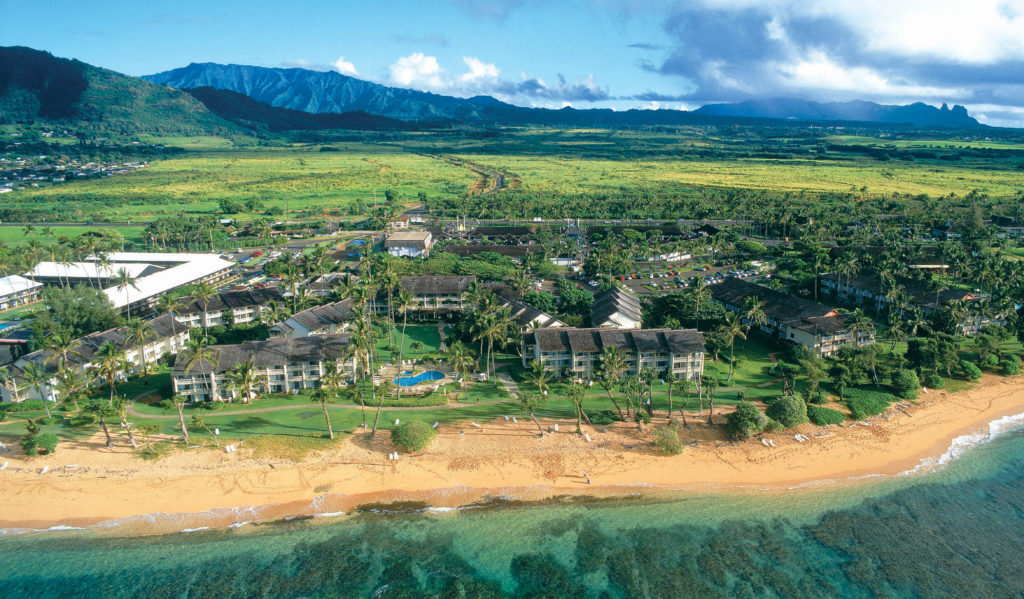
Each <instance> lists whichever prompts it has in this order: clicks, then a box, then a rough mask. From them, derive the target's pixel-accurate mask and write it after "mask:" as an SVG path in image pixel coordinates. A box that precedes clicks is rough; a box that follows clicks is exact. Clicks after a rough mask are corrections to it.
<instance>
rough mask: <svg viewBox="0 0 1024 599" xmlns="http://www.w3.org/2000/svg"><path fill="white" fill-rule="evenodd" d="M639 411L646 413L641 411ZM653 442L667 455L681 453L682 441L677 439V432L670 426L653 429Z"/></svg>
mask: <svg viewBox="0 0 1024 599" xmlns="http://www.w3.org/2000/svg"><path fill="white" fill-rule="evenodd" d="M640 413H641V414H646V412H643V411H641V412H640ZM654 444H655V445H657V446H658V449H660V450H662V451H664V452H665V453H666V454H668V455H679V454H681V453H683V442H682V441H680V440H679V432H678V431H676V429H675V428H674V427H671V426H659V427H658V428H656V429H654Z"/></svg>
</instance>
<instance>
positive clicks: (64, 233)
mask: <svg viewBox="0 0 1024 599" xmlns="http://www.w3.org/2000/svg"><path fill="white" fill-rule="evenodd" d="M45 226H46V225H44V224H40V225H39V226H37V227H36V230H35V231H33V232H31V233H29V234H28V235H26V234H25V229H24V227H22V226H21V225H0V244H3V245H5V246H9V247H17V246H21V245H27V244H28V243H29V241H30V240H32V239H38V240H39V241H40V242H43V243H51V242H53V241H55V240H59V239H60V238H61V237H67V238H68V239H74V238H76V237H78V236H80V235H82V234H83V233H87V232H93V231H112V232H115V233H117V234H118V235H120V236H121V237H123V238H124V240H125V242H126V243H134V244H136V245H143V244H144V243H145V242H144V240H143V232H144V231H145V229H146V228H145V227H141V226H140V227H102V226H90V225H81V226H59V227H51V229H52V232H51V234H50V235H46V234H44V233H43V232H42V229H43V228H45Z"/></svg>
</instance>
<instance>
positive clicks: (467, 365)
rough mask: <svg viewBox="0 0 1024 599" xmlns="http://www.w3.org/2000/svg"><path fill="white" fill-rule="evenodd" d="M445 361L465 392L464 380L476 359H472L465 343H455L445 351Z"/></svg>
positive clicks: (470, 351) (474, 365)
mask: <svg viewBox="0 0 1024 599" xmlns="http://www.w3.org/2000/svg"><path fill="white" fill-rule="evenodd" d="M445 360H447V361H448V365H449V366H451V367H452V370H453V371H455V376H456V377H457V378H458V379H459V381H460V382H459V384H460V386H461V387H462V389H463V390H465V388H466V379H467V377H468V376H469V373H470V372H472V370H473V368H475V367H476V358H474V357H473V351H472V350H471V349H469V346H467V345H466V344H465V343H463V342H461V341H456V342H455V343H452V344H451V345H449V346H448V348H447V349H445Z"/></svg>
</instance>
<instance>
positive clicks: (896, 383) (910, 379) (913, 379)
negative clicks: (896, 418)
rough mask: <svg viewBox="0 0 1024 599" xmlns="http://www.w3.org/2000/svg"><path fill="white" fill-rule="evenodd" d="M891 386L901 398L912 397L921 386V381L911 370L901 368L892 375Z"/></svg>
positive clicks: (915, 395)
mask: <svg viewBox="0 0 1024 599" xmlns="http://www.w3.org/2000/svg"><path fill="white" fill-rule="evenodd" d="M892 388H893V390H895V391H896V394H897V395H899V396H900V397H902V398H903V399H914V398H915V397H917V390H918V389H920V388H921V381H920V380H919V379H918V378H917V374H916V373H915V372H914V371H913V370H907V369H905V368H901V369H899V370H897V371H896V372H894V373H893V375H892Z"/></svg>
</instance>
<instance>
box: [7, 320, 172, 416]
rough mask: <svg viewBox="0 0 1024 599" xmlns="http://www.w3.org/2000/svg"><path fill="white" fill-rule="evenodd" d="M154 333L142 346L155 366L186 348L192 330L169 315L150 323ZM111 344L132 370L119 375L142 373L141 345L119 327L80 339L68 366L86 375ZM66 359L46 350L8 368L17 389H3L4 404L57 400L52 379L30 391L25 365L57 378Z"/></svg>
mask: <svg viewBox="0 0 1024 599" xmlns="http://www.w3.org/2000/svg"><path fill="white" fill-rule="evenodd" d="M146 325H147V326H148V327H149V329H150V331H151V338H150V339H149V340H148V341H146V343H145V344H143V346H142V353H143V358H142V359H143V360H144V361H145V363H146V364H154V363H156V361H157V360H159V359H161V358H162V357H164V356H172V355H175V354H177V353H179V352H180V351H181V350H182V349H184V348H185V342H186V341H187V340H188V329H187V328H186V327H184V326H182V325H180V324H178V323H177V322H176V321H174V320H172V319H171V317H170V316H169V315H167V314H164V315H163V316H160V317H158V318H154V319H153V320H149V321H147V322H146ZM107 342H111V343H113V344H114V346H115V347H117V349H118V350H120V351H123V352H124V354H125V361H126V362H127V364H128V368H127V369H126V371H125V372H123V373H121V374H120V375H119V376H120V377H121V378H124V377H125V376H127V375H128V374H133V373H136V372H138V371H139V370H140V359H139V345H138V344H137V343H135V342H133V341H131V340H130V339H129V337H128V329H127V327H118V328H114V329H109V330H106V331H102V332H99V333H92V334H91V335H86V336H85V337H82V338H80V339H78V343H77V345H76V346H75V347H74V351H72V352H69V353H68V356H67V358H68V366H69V367H71V368H74V369H77V370H79V371H80V372H85V371H86V370H87V369H89V368H90V367H91V366H93V364H94V361H96V360H98V357H97V355H96V354H97V352H99V350H100V348H101V347H102V346H103V345H104V344H106V343H107ZM62 359H63V358H62V357H58V356H55V355H54V353H53V352H51V351H50V350H46V349H42V350H38V351H34V352H32V353H30V354H26V355H24V356H22V357H20V358H18V359H17V360H15V362H14V363H13V364H11V365H10V366H9V367H8V370H9V373H10V376H11V378H12V379H13V380H14V381H15V382H16V385H17V388H16V389H13V390H12V389H9V388H6V387H5V388H3V389H2V390H0V397H2V399H3V401H23V400H25V399H47V400H49V401H56V400H57V399H58V393H57V389H56V380H55V379H50V380H49V381H48V382H47V383H46V384H45V385H43V386H42V387H41V388H40V389H38V390H37V389H34V388H30V387H29V386H28V385H27V384H26V383H25V381H24V380H23V379H22V378H21V377H22V374H23V373H24V366H25V364H26V363H28V362H34V363H35V364H36V365H37V366H38V367H39V368H42V369H44V370H45V372H47V373H50V374H53V375H56V374H57V369H58V365H59V363H60V362H61V360H62Z"/></svg>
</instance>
